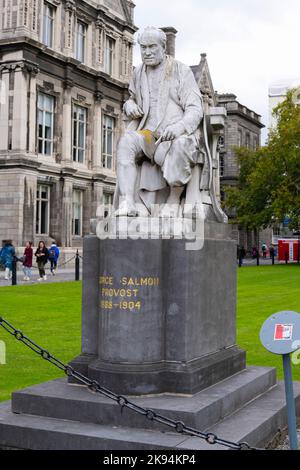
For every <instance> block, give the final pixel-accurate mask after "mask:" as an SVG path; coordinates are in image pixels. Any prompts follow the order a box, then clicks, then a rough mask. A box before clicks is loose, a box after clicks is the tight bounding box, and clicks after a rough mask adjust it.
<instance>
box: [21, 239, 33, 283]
mask: <svg viewBox="0 0 300 470" xmlns="http://www.w3.org/2000/svg"><path fill="white" fill-rule="evenodd" d="M32 257H33V249H32V242H27V243H26V246H25V250H24V255H23V272H24V276H25V277H24V281H30V279H31V268H32Z"/></svg>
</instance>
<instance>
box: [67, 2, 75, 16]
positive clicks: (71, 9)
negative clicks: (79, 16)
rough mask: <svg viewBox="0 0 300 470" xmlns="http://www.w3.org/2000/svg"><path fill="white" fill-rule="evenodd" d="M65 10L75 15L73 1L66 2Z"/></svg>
mask: <svg viewBox="0 0 300 470" xmlns="http://www.w3.org/2000/svg"><path fill="white" fill-rule="evenodd" d="M65 10H66V11H69V12H70V13H75V12H76V5H75V2H74V0H68V1H67V2H66V3H65Z"/></svg>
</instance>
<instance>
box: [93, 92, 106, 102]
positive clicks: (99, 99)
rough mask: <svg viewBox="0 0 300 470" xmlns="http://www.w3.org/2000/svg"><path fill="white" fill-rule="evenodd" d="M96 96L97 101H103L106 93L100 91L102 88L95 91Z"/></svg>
mask: <svg viewBox="0 0 300 470" xmlns="http://www.w3.org/2000/svg"><path fill="white" fill-rule="evenodd" d="M94 96H95V101H96V102H97V103H101V101H102V100H103V98H104V94H103V92H102V91H100V90H97V91H95V94H94Z"/></svg>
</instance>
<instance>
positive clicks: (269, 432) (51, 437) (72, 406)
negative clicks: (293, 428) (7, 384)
mask: <svg viewBox="0 0 300 470" xmlns="http://www.w3.org/2000/svg"><path fill="white" fill-rule="evenodd" d="M294 392H295V400H296V408H297V411H298V412H299V411H300V383H298V382H296V383H295V384H294ZM133 401H134V402H135V403H136V404H137V405H139V406H141V407H143V408H146V409H152V410H153V411H155V412H157V413H159V414H161V415H163V416H167V417H169V418H171V419H174V420H176V421H183V422H184V423H185V424H186V425H189V426H191V427H193V428H196V429H199V430H201V431H205V432H208V431H210V432H213V433H215V434H216V435H218V437H220V438H223V439H227V440H231V441H233V442H244V441H246V442H248V443H249V444H250V445H252V446H259V447H261V446H264V445H267V444H268V443H269V442H270V440H271V439H272V438H273V437H274V436H275V434H276V433H277V432H278V430H282V429H283V428H284V427H285V426H286V406H285V393H284V384H283V383H279V384H276V375H275V369H270V368H261V367H249V368H247V369H245V370H244V371H242V372H240V373H238V374H236V375H234V376H232V377H230V378H228V379H226V380H224V381H222V382H220V383H218V384H216V385H214V386H212V387H210V388H209V389H207V390H203V391H202V392H200V393H198V394H196V395H194V396H192V397H183V396H170V395H163V396H159V397H139V398H134V400H133ZM1 448H16V449H37V450H106V451H107V450H108V449H109V450H111V451H113V450H134V451H136V450H160V449H162V450H166V449H169V450H177V451H183V450H188V449H190V450H219V449H222V450H224V449H226V447H225V448H224V447H221V446H219V445H215V446H210V445H209V444H208V443H207V442H205V441H203V440H201V439H199V438H195V437H194V438H193V437H189V436H183V435H180V434H176V433H174V432H172V430H170V429H169V428H167V427H166V426H163V425H161V424H159V423H155V422H152V421H149V420H148V419H146V417H145V416H143V415H140V414H136V413H134V412H132V411H131V410H128V409H123V411H122V413H121V411H120V407H119V406H118V404H117V403H115V402H113V401H111V400H109V399H108V398H104V397H102V396H101V395H98V394H95V393H92V392H90V391H89V390H88V389H87V388H86V387H78V386H73V385H68V384H67V381H66V380H65V379H59V380H55V381H52V382H48V383H44V384H41V385H36V386H33V387H29V388H27V389H25V390H21V391H19V392H15V393H13V395H12V402H11V403H10V402H7V403H2V404H0V449H1Z"/></svg>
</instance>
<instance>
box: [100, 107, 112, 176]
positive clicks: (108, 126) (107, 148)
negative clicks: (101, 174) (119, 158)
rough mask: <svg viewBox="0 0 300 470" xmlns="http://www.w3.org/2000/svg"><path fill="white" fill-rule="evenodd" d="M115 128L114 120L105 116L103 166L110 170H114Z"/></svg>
mask: <svg viewBox="0 0 300 470" xmlns="http://www.w3.org/2000/svg"><path fill="white" fill-rule="evenodd" d="M114 127H115V120H114V118H112V117H110V116H107V115H104V117H103V129H102V165H103V167H104V168H108V169H109V170H112V169H113V148H114Z"/></svg>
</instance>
